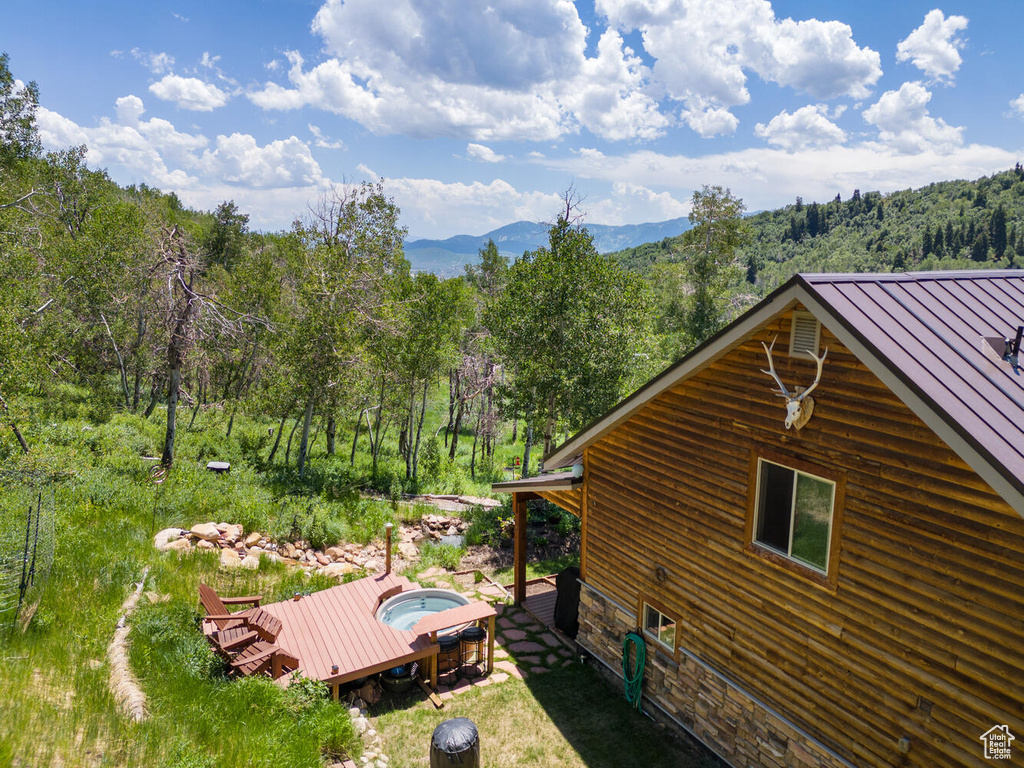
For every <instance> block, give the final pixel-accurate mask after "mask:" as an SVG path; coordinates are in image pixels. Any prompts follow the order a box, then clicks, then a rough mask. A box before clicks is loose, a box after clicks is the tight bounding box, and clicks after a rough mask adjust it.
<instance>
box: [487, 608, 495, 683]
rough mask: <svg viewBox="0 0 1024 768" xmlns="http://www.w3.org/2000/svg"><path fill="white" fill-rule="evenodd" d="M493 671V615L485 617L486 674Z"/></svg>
mask: <svg viewBox="0 0 1024 768" xmlns="http://www.w3.org/2000/svg"><path fill="white" fill-rule="evenodd" d="M493 671H494V617H493V616H491V617H490V618H489V619H487V674H488V675H489V674H491V672H493Z"/></svg>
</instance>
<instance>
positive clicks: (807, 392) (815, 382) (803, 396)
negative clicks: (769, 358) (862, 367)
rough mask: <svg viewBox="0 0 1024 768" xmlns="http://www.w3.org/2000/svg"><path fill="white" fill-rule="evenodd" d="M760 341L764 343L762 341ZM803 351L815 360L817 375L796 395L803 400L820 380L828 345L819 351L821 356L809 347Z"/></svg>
mask: <svg viewBox="0 0 1024 768" xmlns="http://www.w3.org/2000/svg"><path fill="white" fill-rule="evenodd" d="M761 343H762V344H764V342H763V341H762V342H761ZM772 343H773V344H774V343H775V342H774V341H773V342H772ZM805 351H806V352H807V354H808V355H810V356H811V357H813V358H814V362H816V363H817V364H818V375H817V376H815V377H814V383H813V384H811V386H809V387H808V388H807V389H805V390H804V391H803V392H801V393H800V394H799V395H797V400H803V399H804V398H805V397H807V396H808V395H809V394H811V392H813V391H814V388H815V387H816V386H818V382H820V381H821V366H822V363H824V362H825V358H826V357H828V347H825V351H824V352H822V353H821V357H816V356H815V354H814V353H813V352H812V351H811V350H809V349H808V350H805Z"/></svg>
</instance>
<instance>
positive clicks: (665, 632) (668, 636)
mask: <svg viewBox="0 0 1024 768" xmlns="http://www.w3.org/2000/svg"><path fill="white" fill-rule="evenodd" d="M644 632H646V633H647V634H648V635H650V636H651V637H653V638H654V639H655V640H657V641H658V642H659V643H661V644H662V645H664V646H665V647H666V648H668V649H669V650H671V651H673V652H675V650H676V622H675V620H674V619H670V618H669V617H668V616H666V615H665V614H664V613H662V612H661V611H659V610H658V609H657V608H653V607H651V606H650V605H648V604H647V603H644Z"/></svg>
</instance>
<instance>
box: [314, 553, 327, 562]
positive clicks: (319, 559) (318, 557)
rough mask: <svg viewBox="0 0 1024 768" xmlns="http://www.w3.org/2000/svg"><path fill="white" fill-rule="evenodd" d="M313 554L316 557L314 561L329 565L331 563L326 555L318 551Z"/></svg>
mask: <svg viewBox="0 0 1024 768" xmlns="http://www.w3.org/2000/svg"><path fill="white" fill-rule="evenodd" d="M313 556H314V557H315V558H316V561H317V562H318V563H320V565H330V564H331V558H329V557H327V555H322V554H320V553H319V552H314V553H313Z"/></svg>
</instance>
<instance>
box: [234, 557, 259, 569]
mask: <svg viewBox="0 0 1024 768" xmlns="http://www.w3.org/2000/svg"><path fill="white" fill-rule="evenodd" d="M239 565H240V566H241V567H242V568H248V569H249V570H250V571H255V570H256V569H257V568H259V567H260V559H259V558H258V557H253V556H252V555H246V556H245V557H243V558H242V562H240V563H239Z"/></svg>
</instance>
